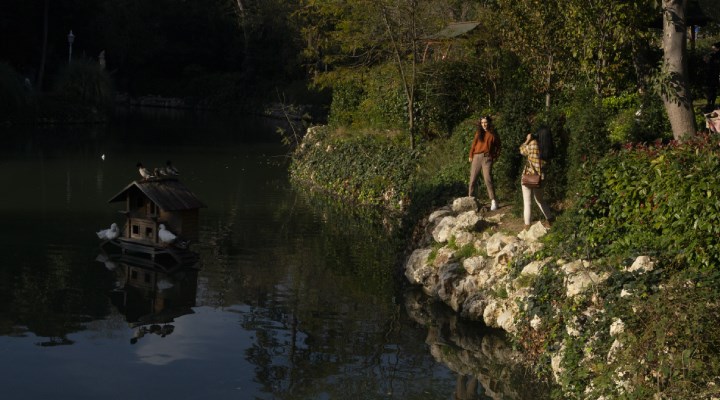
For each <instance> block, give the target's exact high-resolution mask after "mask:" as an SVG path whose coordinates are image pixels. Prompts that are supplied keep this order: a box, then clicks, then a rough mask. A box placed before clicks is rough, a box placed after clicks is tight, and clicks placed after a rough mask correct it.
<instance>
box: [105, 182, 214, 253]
mask: <svg viewBox="0 0 720 400" xmlns="http://www.w3.org/2000/svg"><path fill="white" fill-rule="evenodd" d="M109 202H110V203H115V202H124V203H125V210H122V211H121V213H123V214H124V215H125V218H126V223H125V226H124V228H123V230H122V232H121V236H122V237H121V240H123V241H130V242H136V243H138V244H142V245H149V246H163V245H164V244H163V243H162V242H161V241H160V238H159V237H158V231H159V229H160V225H161V224H164V225H165V228H166V229H168V230H169V231H171V232H172V233H174V234H175V235H177V237H178V238H179V239H181V240H182V241H184V242H196V241H197V240H198V236H199V227H200V221H199V214H200V213H199V211H200V208H205V207H207V206H206V205H205V204H203V202H202V201H200V199H198V198H197V196H195V194H194V193H193V192H192V191H190V189H188V188H187V187H186V186H185V185H184V184H182V182H180V181H179V180H178V179H177V178H165V177H164V178H152V179H144V180H140V181H134V182H132V183H131V184H129V185H127V186H126V187H125V188H124V189H123V190H121V191H120V193H118V194H116V195H115V196H114V197H113V198H111V199H110V201H109Z"/></svg>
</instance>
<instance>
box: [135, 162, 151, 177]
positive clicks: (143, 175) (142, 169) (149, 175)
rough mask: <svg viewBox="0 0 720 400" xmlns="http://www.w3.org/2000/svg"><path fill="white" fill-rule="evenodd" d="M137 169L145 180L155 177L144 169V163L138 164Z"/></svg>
mask: <svg viewBox="0 0 720 400" xmlns="http://www.w3.org/2000/svg"><path fill="white" fill-rule="evenodd" d="M136 167H137V168H138V172H139V173H140V176H142V178H143V179H149V178H152V177H153V174H151V173H150V171H149V170H148V169H147V168H145V167H143V165H142V163H137V165H136Z"/></svg>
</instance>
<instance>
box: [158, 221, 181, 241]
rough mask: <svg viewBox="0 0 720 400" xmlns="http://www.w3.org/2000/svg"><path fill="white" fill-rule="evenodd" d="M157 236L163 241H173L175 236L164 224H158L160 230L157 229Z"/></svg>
mask: <svg viewBox="0 0 720 400" xmlns="http://www.w3.org/2000/svg"><path fill="white" fill-rule="evenodd" d="M158 237H160V240H161V241H162V242H163V243H168V244H170V243H173V242H174V241H175V239H177V236H175V234H174V233H172V232H170V231H169V230H167V229H165V224H160V230H159V231H158Z"/></svg>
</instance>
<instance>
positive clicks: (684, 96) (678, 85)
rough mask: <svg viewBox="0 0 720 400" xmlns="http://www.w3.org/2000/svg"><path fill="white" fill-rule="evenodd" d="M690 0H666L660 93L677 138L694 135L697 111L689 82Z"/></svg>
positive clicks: (664, 6)
mask: <svg viewBox="0 0 720 400" xmlns="http://www.w3.org/2000/svg"><path fill="white" fill-rule="evenodd" d="M686 7H687V0H663V52H664V55H663V69H664V71H663V73H664V74H665V77H664V79H663V80H664V82H665V84H664V85H663V89H662V92H661V97H662V100H663V103H664V104H665V110H666V111H667V114H668V118H669V119H670V125H671V126H672V131H673V137H674V138H675V140H683V139H684V138H686V137H690V136H693V135H695V133H696V128H695V114H694V110H693V108H692V94H691V93H690V88H689V83H688V71H687V62H686V60H685V55H686V54H687V48H686V47H687V44H686V43H687V29H686V23H685V10H686V9H687V8H686Z"/></svg>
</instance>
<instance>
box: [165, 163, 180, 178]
mask: <svg viewBox="0 0 720 400" xmlns="http://www.w3.org/2000/svg"><path fill="white" fill-rule="evenodd" d="M164 171H165V175H180V171H178V169H177V168H175V166H173V165H172V162H170V160H167V162H166V163H165V170H164Z"/></svg>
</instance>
